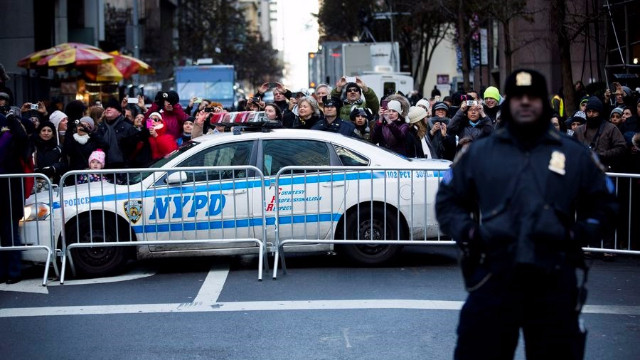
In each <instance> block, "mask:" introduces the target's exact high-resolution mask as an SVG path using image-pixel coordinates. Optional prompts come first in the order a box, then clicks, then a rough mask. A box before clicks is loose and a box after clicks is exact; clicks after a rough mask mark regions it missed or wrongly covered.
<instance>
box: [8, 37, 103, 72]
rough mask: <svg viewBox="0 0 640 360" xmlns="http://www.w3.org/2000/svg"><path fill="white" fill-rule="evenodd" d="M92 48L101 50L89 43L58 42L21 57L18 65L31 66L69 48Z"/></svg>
mask: <svg viewBox="0 0 640 360" xmlns="http://www.w3.org/2000/svg"><path fill="white" fill-rule="evenodd" d="M79 48H80V49H92V50H98V51H100V49H99V48H97V47H95V46H92V45H88V44H82V43H72V42H71V43H62V44H58V45H56V46H53V47H50V48H47V49H43V50H39V51H36V52H33V53H31V54H29V55H27V56H25V57H23V58H22V59H20V60H19V61H18V66H20V67H23V68H27V69H28V68H30V67H31V66H33V65H35V64H36V63H37V62H38V61H39V60H40V59H42V58H44V57H47V56H50V55H54V54H57V53H59V52H62V51H64V50H68V49H79Z"/></svg>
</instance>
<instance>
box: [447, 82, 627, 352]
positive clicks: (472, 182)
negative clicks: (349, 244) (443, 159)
mask: <svg viewBox="0 0 640 360" xmlns="http://www.w3.org/2000/svg"><path fill="white" fill-rule="evenodd" d="M505 93H506V95H507V96H506V100H505V101H504V103H503V104H502V110H501V111H502V119H503V122H504V124H505V126H504V127H502V128H500V129H498V130H496V131H495V132H494V134H493V135H492V136H489V137H486V138H483V139H479V140H477V141H474V142H473V143H472V144H470V145H469V146H468V147H467V148H465V150H462V151H461V152H460V154H459V155H458V156H457V158H456V160H455V161H454V163H453V165H452V168H451V169H450V170H449V171H448V172H447V173H446V175H445V176H444V178H443V181H442V184H441V185H440V188H439V191H438V194H437V197H436V213H437V219H438V222H439V223H440V227H441V229H442V231H443V232H445V233H448V234H450V235H451V236H452V237H453V238H454V239H455V240H456V242H457V243H458V245H460V247H461V249H462V254H463V256H462V261H461V265H462V272H463V277H464V280H465V285H466V287H467V291H468V292H469V296H468V298H467V301H466V302H465V304H464V306H463V308H462V311H461V313H460V322H459V324H458V342H457V346H456V350H455V359H512V358H513V355H514V351H515V348H516V346H517V343H518V335H519V331H520V329H522V331H523V334H524V340H525V344H526V350H525V351H526V355H527V359H529V360H531V359H582V356H583V351H584V341H585V332H584V331H582V330H581V328H580V326H579V319H578V317H579V312H580V310H579V309H580V308H581V305H582V303H583V301H584V281H580V283H579V282H578V276H577V274H580V273H581V272H579V271H576V269H577V268H580V267H583V268H584V269H585V275H586V267H584V266H583V265H584V261H583V259H582V252H581V248H580V244H581V243H582V242H583V241H585V242H586V240H587V239H585V237H586V236H588V235H589V234H598V233H599V230H600V229H601V228H602V227H603V226H604V225H605V224H606V223H607V222H608V220H609V219H610V218H611V217H612V216H613V214H614V213H615V198H614V197H613V195H612V190H613V185H612V183H611V181H610V180H609V179H608V178H607V177H606V176H605V174H604V172H603V171H602V167H601V165H600V163H599V161H598V159H597V158H596V157H595V156H594V155H593V154H592V153H591V152H590V151H589V150H588V148H586V147H585V146H583V145H581V144H579V143H578V142H576V141H574V140H573V139H571V138H569V137H567V136H565V135H562V134H560V133H559V132H557V131H555V130H553V128H552V126H551V123H550V118H551V112H552V110H551V107H550V104H549V101H548V95H547V85H546V80H545V79H544V77H543V76H542V75H541V74H540V73H538V72H536V71H533V70H517V71H515V72H514V73H513V74H511V75H510V76H509V78H508V79H507V81H506V84H505ZM576 214H577V217H576ZM594 236H597V235H594ZM581 278H583V277H581ZM584 279H585V280H586V278H584Z"/></svg>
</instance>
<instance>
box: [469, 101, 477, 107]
mask: <svg viewBox="0 0 640 360" xmlns="http://www.w3.org/2000/svg"><path fill="white" fill-rule="evenodd" d="M476 105H478V102H477V101H476V100H467V106H476Z"/></svg>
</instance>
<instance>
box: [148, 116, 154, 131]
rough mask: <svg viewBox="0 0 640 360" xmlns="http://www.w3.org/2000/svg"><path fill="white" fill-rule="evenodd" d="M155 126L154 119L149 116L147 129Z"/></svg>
mask: <svg viewBox="0 0 640 360" xmlns="http://www.w3.org/2000/svg"><path fill="white" fill-rule="evenodd" d="M152 128H153V119H151V118H147V129H152Z"/></svg>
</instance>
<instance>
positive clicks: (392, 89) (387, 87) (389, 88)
mask: <svg viewBox="0 0 640 360" xmlns="http://www.w3.org/2000/svg"><path fill="white" fill-rule="evenodd" d="M382 89H383V90H382V91H383V93H384V94H385V95H391V94H395V93H396V83H395V82H385V83H384V84H383V85H382Z"/></svg>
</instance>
